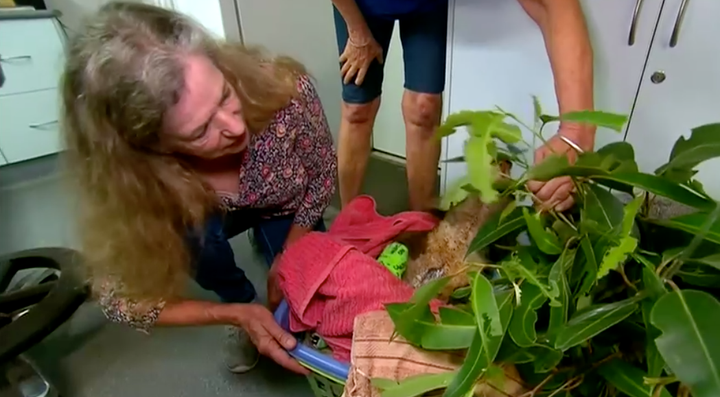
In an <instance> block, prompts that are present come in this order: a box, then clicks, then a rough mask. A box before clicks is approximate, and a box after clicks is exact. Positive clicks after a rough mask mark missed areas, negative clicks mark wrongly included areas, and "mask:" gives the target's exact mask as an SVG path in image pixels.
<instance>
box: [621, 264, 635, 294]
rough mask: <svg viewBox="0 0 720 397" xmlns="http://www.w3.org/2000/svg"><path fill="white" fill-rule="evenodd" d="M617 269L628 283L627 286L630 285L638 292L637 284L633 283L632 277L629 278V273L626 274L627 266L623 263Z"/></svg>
mask: <svg viewBox="0 0 720 397" xmlns="http://www.w3.org/2000/svg"><path fill="white" fill-rule="evenodd" d="M617 271H618V273H620V275H621V276H622V279H623V281H624V282H625V285H627V286H628V287H630V288H631V289H633V290H635V292H638V289H637V287H636V286H635V284H633V283H632V282H631V281H630V279H628V277H627V274H625V266H622V265H621V266H618V269H617Z"/></svg>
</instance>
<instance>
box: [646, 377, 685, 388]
mask: <svg viewBox="0 0 720 397" xmlns="http://www.w3.org/2000/svg"><path fill="white" fill-rule="evenodd" d="M643 381H644V382H645V384H646V385H650V386H666V385H669V384H671V383H675V382H679V380H678V378H677V377H676V376H675V375H672V376H665V377H662V378H644V379H643Z"/></svg>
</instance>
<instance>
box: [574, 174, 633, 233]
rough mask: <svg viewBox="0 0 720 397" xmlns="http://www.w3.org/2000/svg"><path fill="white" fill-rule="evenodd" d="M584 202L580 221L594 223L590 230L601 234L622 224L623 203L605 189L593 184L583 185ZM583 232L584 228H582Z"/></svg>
mask: <svg viewBox="0 0 720 397" xmlns="http://www.w3.org/2000/svg"><path fill="white" fill-rule="evenodd" d="M584 187H585V189H584V193H585V194H584V201H583V209H582V213H581V219H582V220H583V221H586V223H585V224H588V222H587V221H594V222H596V226H594V227H593V228H592V229H591V230H588V231H591V232H593V233H598V234H603V233H606V232H607V231H609V230H613V229H614V228H616V227H617V226H618V225H620V224H621V223H622V222H623V208H624V206H623V203H622V202H621V201H620V200H619V199H618V198H617V197H615V195H613V194H612V193H610V192H609V191H608V190H607V189H605V188H603V187H601V186H598V185H596V184H594V183H588V184H585V185H584ZM583 231H585V230H584V228H583Z"/></svg>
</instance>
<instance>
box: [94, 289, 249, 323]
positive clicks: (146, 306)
mask: <svg viewBox="0 0 720 397" xmlns="http://www.w3.org/2000/svg"><path fill="white" fill-rule="evenodd" d="M96 293H97V295H98V296H99V299H98V301H99V303H100V307H101V308H102V310H103V313H105V316H106V317H107V318H108V319H109V320H111V321H113V322H116V323H120V324H126V325H128V326H130V327H132V328H134V329H136V330H138V331H143V332H146V333H147V332H149V331H150V329H151V328H153V327H155V326H183V325H217V324H239V323H240V318H241V317H242V312H243V310H242V307H239V305H230V304H221V303H214V302H203V301H192V300H184V301H178V302H171V303H166V302H164V301H151V300H147V301H138V300H135V299H128V298H125V297H123V296H121V295H119V294H118V293H117V291H116V289H115V288H113V287H112V284H110V283H104V284H103V285H101V286H99V287H98V288H97V291H96Z"/></svg>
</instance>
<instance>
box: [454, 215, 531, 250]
mask: <svg viewBox="0 0 720 397" xmlns="http://www.w3.org/2000/svg"><path fill="white" fill-rule="evenodd" d="M522 208H525V207H519V208H515V209H514V210H513V211H512V212H511V213H510V214H508V215H506V216H505V217H504V218H503V219H502V221H501V220H500V216H501V215H502V214H501V213H500V212H497V213H495V214H493V216H492V217H491V218H490V219H488V221H487V222H486V223H485V224H483V226H482V227H481V228H480V230H478V233H477V235H475V238H474V239H473V240H472V242H470V245H469V246H468V252H467V253H468V255H469V254H471V253H473V252H477V251H480V250H482V249H484V248H486V247H488V246H489V245H490V244H492V243H494V242H496V241H497V240H499V239H501V238H503V237H505V236H507V235H508V234H510V233H513V232H517V231H520V230H522V229H523V228H525V218H523V211H522Z"/></svg>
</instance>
